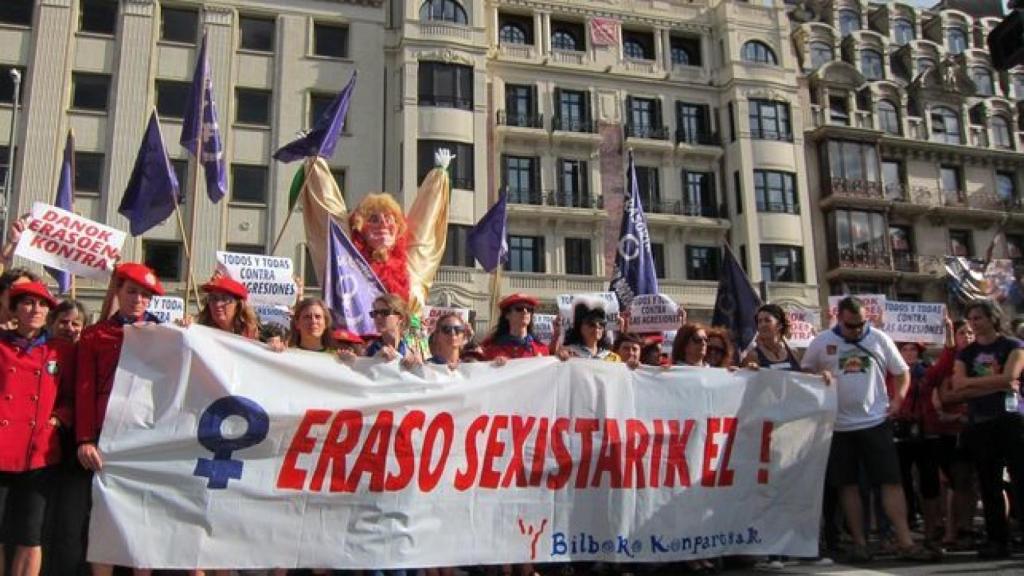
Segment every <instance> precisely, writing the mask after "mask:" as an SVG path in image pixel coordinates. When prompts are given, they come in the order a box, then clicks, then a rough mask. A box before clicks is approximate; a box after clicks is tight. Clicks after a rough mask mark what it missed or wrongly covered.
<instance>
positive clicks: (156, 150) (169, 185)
mask: <svg viewBox="0 0 1024 576" xmlns="http://www.w3.org/2000/svg"><path fill="white" fill-rule="evenodd" d="M178 196H179V194H178V178H177V176H175V175H174V167H173V166H171V161H170V160H169V159H168V158H167V150H166V149H165V148H164V139H163V137H162V136H161V135H160V122H159V121H158V120H157V117H156V112H155V111H154V112H153V113H152V114H151V115H150V117H149V126H147V127H146V134H145V136H143V137H142V145H141V146H139V155H138V156H137V157H136V158H135V168H133V169H132V176H131V178H129V180H128V187H127V188H125V190H124V196H123V197H122V198H121V206H120V207H118V209H117V211H118V212H120V213H121V214H122V215H123V216H124V217H125V218H127V219H128V222H129V225H130V226H129V230H130V231H131V233H132V236H138V235H140V234H142V233H144V232H145V231H146V230H149V229H150V228H152V227H153V226H156V225H157V224H159V223H161V222H163V221H164V220H166V219H167V217H168V216H170V215H171V213H172V212H174V207H175V204H176V203H177V202H178Z"/></svg>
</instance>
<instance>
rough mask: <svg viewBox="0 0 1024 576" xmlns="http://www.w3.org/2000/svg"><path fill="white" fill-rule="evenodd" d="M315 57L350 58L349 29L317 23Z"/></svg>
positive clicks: (314, 41) (314, 35) (314, 38)
mask: <svg viewBox="0 0 1024 576" xmlns="http://www.w3.org/2000/svg"><path fill="white" fill-rule="evenodd" d="M313 55H314V56H327V57H330V58H348V27H347V26H341V25H337V24H325V23H323V22H317V23H315V24H314V25H313Z"/></svg>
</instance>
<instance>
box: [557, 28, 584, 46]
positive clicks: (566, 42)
mask: <svg viewBox="0 0 1024 576" xmlns="http://www.w3.org/2000/svg"><path fill="white" fill-rule="evenodd" d="M578 45H579V42H577V41H576V35H575V34H573V33H572V32H570V31H568V30H564V29H555V30H554V31H553V32H552V33H551V47H552V48H554V49H555V50H573V51H575V50H579V48H577V46H578Z"/></svg>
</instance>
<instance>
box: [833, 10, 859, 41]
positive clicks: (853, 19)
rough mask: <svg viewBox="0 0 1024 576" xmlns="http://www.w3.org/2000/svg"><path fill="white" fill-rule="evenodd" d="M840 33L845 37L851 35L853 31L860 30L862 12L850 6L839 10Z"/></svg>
mask: <svg viewBox="0 0 1024 576" xmlns="http://www.w3.org/2000/svg"><path fill="white" fill-rule="evenodd" d="M838 17H839V34H840V35H842V36H843V37H844V38H845V37H846V36H849V35H850V33H851V32H854V31H856V30H860V14H859V13H858V12H857V11H856V10H850V9H849V8H846V9H843V10H840V11H839V14H838Z"/></svg>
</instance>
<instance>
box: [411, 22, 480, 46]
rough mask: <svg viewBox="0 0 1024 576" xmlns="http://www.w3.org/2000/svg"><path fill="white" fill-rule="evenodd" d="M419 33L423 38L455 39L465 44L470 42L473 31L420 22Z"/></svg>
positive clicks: (466, 28) (444, 24) (453, 26)
mask: <svg viewBox="0 0 1024 576" xmlns="http://www.w3.org/2000/svg"><path fill="white" fill-rule="evenodd" d="M420 32H421V33H422V34H423V35H424V36H434V37H440V38H455V39H458V40H464V41H467V42H468V41H470V40H472V34H473V30H472V29H471V28H469V27H468V26H465V25H460V24H448V23H446V22H434V21H427V22H420Z"/></svg>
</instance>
